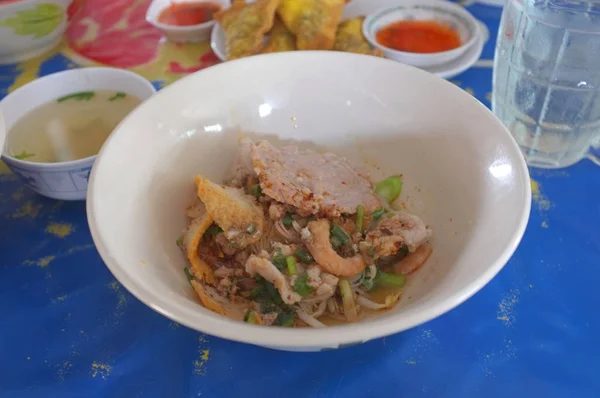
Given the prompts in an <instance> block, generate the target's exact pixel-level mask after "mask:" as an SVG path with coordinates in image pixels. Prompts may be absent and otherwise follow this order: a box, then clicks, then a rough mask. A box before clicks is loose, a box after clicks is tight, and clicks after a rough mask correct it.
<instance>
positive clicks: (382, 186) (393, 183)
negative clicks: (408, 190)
mask: <svg viewBox="0 0 600 398" xmlns="http://www.w3.org/2000/svg"><path fill="white" fill-rule="evenodd" d="M375 192H377V194H378V195H379V196H381V197H382V198H384V199H385V200H387V201H388V203H392V202H393V201H394V200H396V198H397V197H398V196H400V193H401V192H402V177H400V176H392V177H388V178H386V179H385V180H382V181H379V182H378V183H377V184H376V185H375Z"/></svg>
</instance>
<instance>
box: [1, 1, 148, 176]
mask: <svg viewBox="0 0 600 398" xmlns="http://www.w3.org/2000/svg"><path fill="white" fill-rule="evenodd" d="M34 1H37V0H34ZM106 70H110V71H111V73H121V74H123V75H127V76H129V77H130V78H133V79H136V80H138V81H140V83H141V82H144V83H146V84H147V86H148V88H151V89H152V91H153V92H154V93H156V89H155V88H154V86H153V85H152V83H150V81H148V80H147V79H145V78H144V77H142V76H140V75H138V74H137V73H135V72H132V71H130V70H127V69H121V68H112V67H108V66H95V67H89V68H76V69H67V70H63V71H60V72H55V73H51V74H49V75H46V76H42V77H40V78H38V79H35V80H33V81H31V82H29V83H27V84H24V85H22V86H21V87H19V88H17V89H16V90H15V91H13V92H11V93H9V94H7V95H6V96H5V97H4V98H2V100H0V109H1V107H2V102H4V101H5V100H6V99H7V98H9V97H10V96H11V95H13V94H18V93H19V91H21V90H23V89H25V87H29V86H34V85H39V84H44V83H45V82H46V81H48V80H50V79H61V78H63V77H64V76H65V75H70V74H75V73H85V74H89V73H95V72H97V71H106ZM82 71H85V72H82ZM142 102H144V100H142ZM9 135H10V131H8V129H7V130H6V141H8V137H9ZM5 149H6V145H4V146H3V147H2V148H0V158H2V159H8V160H9V161H10V162H12V163H14V164H16V165H18V166H21V167H26V168H29V169H44V170H52V169H61V170H62V169H65V168H77V167H79V166H81V165H83V164H86V163H88V162H89V161H90V160H92V159H94V158H95V157H96V156H98V154H96V155H92V156H88V157H85V158H82V159H76V160H69V161H66V162H56V163H44V162H30V161H28V160H23V159H17V158H15V157H14V156H10V155H9V154H7V153H5V152H4V150H5Z"/></svg>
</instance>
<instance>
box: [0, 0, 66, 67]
mask: <svg viewBox="0 0 600 398" xmlns="http://www.w3.org/2000/svg"><path fill="white" fill-rule="evenodd" d="M72 1H73V0H5V1H0V64H10V63H16V62H20V61H24V60H26V59H29V58H33V57H36V56H38V55H40V54H42V53H44V52H46V51H48V50H50V49H51V48H52V47H54V46H56V45H57V44H58V43H59V42H60V41H61V39H62V35H63V33H65V30H66V29H67V8H68V7H69V5H70V4H71V2H72Z"/></svg>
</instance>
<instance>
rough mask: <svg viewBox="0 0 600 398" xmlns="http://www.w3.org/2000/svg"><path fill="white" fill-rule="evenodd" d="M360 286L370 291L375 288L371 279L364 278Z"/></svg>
mask: <svg viewBox="0 0 600 398" xmlns="http://www.w3.org/2000/svg"><path fill="white" fill-rule="evenodd" d="M361 285H363V287H364V288H365V289H367V290H372V289H373V287H374V286H375V281H373V279H372V278H364V279H363V280H362V282H361Z"/></svg>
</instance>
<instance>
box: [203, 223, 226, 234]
mask: <svg viewBox="0 0 600 398" xmlns="http://www.w3.org/2000/svg"><path fill="white" fill-rule="evenodd" d="M221 232H223V229H221V227H219V226H218V225H211V226H210V227H208V229H207V230H206V232H205V233H204V235H208V236H217V235H219V234H220V233H221Z"/></svg>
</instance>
